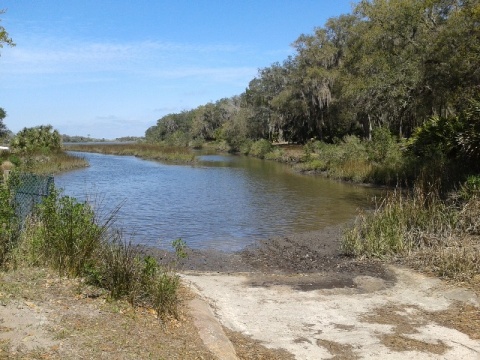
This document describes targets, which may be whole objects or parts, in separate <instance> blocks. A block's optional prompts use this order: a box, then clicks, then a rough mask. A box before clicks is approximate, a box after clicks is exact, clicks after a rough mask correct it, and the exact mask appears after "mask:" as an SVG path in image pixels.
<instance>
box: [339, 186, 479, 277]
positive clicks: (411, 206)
mask: <svg viewBox="0 0 480 360" xmlns="http://www.w3.org/2000/svg"><path fill="white" fill-rule="evenodd" d="M465 191H466V190H465ZM474 191H476V190H474ZM479 240H480V199H479V198H478V197H477V196H476V195H472V196H470V197H469V198H468V199H467V200H465V199H462V198H460V197H458V196H451V197H450V198H448V199H442V198H441V197H440V195H439V193H438V191H437V190H436V188H435V187H430V189H429V191H426V190H425V189H424V188H422V187H420V186H416V187H414V189H413V190H412V191H411V192H408V193H406V194H405V193H402V192H400V191H394V192H393V193H390V194H388V195H387V196H386V197H385V198H384V199H383V200H382V201H381V202H380V203H379V204H378V205H377V206H376V209H375V210H374V211H373V212H362V213H361V214H360V215H359V216H358V217H357V219H356V221H355V224H354V225H353V226H352V227H351V228H350V229H348V230H347V231H346V232H345V233H344V236H343V239H342V250H343V252H344V254H346V255H348V256H356V257H360V258H380V259H396V260H399V261H402V262H405V263H407V264H410V265H412V266H413V267H415V268H417V269H421V270H425V271H431V272H434V273H436V274H437V275H439V276H442V277H448V278H453V279H458V280H462V281H465V280H471V279H473V278H474V277H475V276H476V275H479V274H480V262H479V260H480V248H479V246H478V244H479Z"/></svg>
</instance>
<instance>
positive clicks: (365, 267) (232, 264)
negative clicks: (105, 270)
mask: <svg viewBox="0 0 480 360" xmlns="http://www.w3.org/2000/svg"><path fill="white" fill-rule="evenodd" d="M346 225H347V224H342V225H338V226H331V227H327V228H324V229H322V230H318V231H312V232H308V233H302V234H291V235H288V236H281V237H274V238H270V239H265V240H259V241H258V242H257V243H256V244H254V245H251V246H248V247H247V248H246V249H244V250H242V251H239V252H235V253H225V252H220V251H215V250H192V249H189V250H188V251H187V252H188V258H187V259H184V260H182V261H181V262H180V264H179V267H180V270H182V271H199V272H218V273H239V272H247V273H254V274H257V275H259V274H265V275H285V276H286V277H278V276H277V277H276V278H275V279H277V281H278V279H280V278H284V279H287V278H288V276H290V275H295V274H305V275H308V276H306V277H305V284H308V285H304V284H291V285H292V286H296V287H297V288H299V289H301V290H308V289H312V290H313V289H318V288H336V287H341V288H343V287H355V286H356V285H355V282H354V278H356V277H357V276H373V277H376V278H381V279H383V280H385V281H386V282H387V283H389V284H393V283H394V280H395V277H394V275H393V274H392V273H391V271H389V270H388V269H387V268H386V267H385V266H384V265H383V264H381V263H380V262H378V261H373V260H358V259H352V258H348V257H345V256H343V255H342V254H341V251H340V241H341V237H342V233H343V231H344V228H345V226H346ZM150 254H154V255H155V257H157V258H158V259H159V260H160V261H162V262H164V263H168V262H170V261H172V254H170V253H166V252H164V251H163V252H162V251H159V250H150ZM320 273H321V274H322V275H321V276H320V277H319V276H313V275H314V274H320ZM297 278H298V277H297ZM268 283H269V282H268V281H266V282H264V285H265V286H268Z"/></svg>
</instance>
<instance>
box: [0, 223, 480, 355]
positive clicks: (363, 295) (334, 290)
mask: <svg viewBox="0 0 480 360" xmlns="http://www.w3.org/2000/svg"><path fill="white" fill-rule="evenodd" d="M342 231H343V227H342V226H335V227H330V228H326V229H324V230H321V231H316V232H309V233H305V234H296V235H291V236H286V237H277V238H272V239H269V240H264V241H260V242H259V243H258V244H257V246H252V247H249V248H247V249H245V250H243V251H240V252H237V253H233V254H226V253H221V252H215V251H193V250H189V258H188V259H186V260H185V261H183V262H182V263H181V264H180V271H179V273H180V275H181V277H182V279H183V283H184V286H182V288H181V291H180V299H181V302H180V306H179V316H178V320H176V319H174V318H170V319H168V320H167V321H166V322H160V321H159V319H157V318H156V316H155V312H154V311H152V310H149V309H147V308H136V309H134V308H132V307H131V305H130V304H128V303H127V302H126V301H125V302H124V301H112V300H109V297H108V294H107V292H106V291H105V290H101V289H99V288H95V287H92V286H88V285H87V284H86V283H85V282H84V281H83V280H81V279H67V278H59V277H58V276H57V275H56V274H55V273H53V272H51V271H49V270H45V269H38V268H35V269H28V268H27V269H18V270H16V271H13V272H8V273H0V277H1V281H0V302H1V304H2V306H0V318H1V319H3V322H2V326H1V327H0V349H1V352H0V358H6V359H14V358H21V359H27V358H42V357H43V358H51V359H74V358H81V357H88V358H102V357H115V358H119V359H121V358H123V359H127V358H146V357H151V358H168V359H222V360H223V359H226V358H232V359H263V360H265V359H268V360H270V359H271V360H273V359H275V360H286V359H294V358H296V359H328V358H332V357H335V356H336V357H337V358H339V359H356V358H361V357H368V358H378V359H380V358H389V359H401V358H405V357H415V358H418V359H434V358H438V357H441V358H443V359H461V358H465V359H467V358H475V357H476V356H478V355H479V354H480V345H479V340H480V317H479V316H478V315H479V294H480V292H479V291H478V288H476V289H475V288H473V287H470V288H465V287H460V286H459V285H453V284H450V283H448V282H446V281H443V280H439V279H435V278H433V277H429V276H425V275H421V274H419V273H417V272H415V271H413V270H408V269H406V268H403V267H399V266H394V265H390V264H386V263H381V262H378V261H360V260H358V259H352V258H346V257H344V256H342V255H341V254H340V253H339V250H338V249H339V247H338V244H339V242H340V237H341V234H342ZM154 253H155V252H154ZM156 256H157V257H158V258H159V259H160V260H164V261H169V256H170V254H168V253H165V252H160V251H158V250H157V251H156ZM194 300H195V302H197V301H200V304H205V305H200V306H198V304H197V306H192V301H194ZM205 309H206V310H205ZM205 311H207V314H206V315H205ZM199 319H200V320H199ZM217 322H218V323H217ZM205 326H206V327H205ZM206 334H210V335H211V336H214V337H215V339H216V337H217V336H220V335H222V336H225V338H226V339H224V341H226V342H227V343H228V344H230V345H229V346H226V348H228V349H230V353H229V354H230V355H229V356H230V357H225V355H222V356H221V357H218V356H216V355H215V354H216V353H217V354H218V351H220V350H222V351H225V349H224V348H223V349H220V350H219V349H218V344H219V342H218V341H216V344H217V346H216V348H213V349H212V347H211V346H212V345H211V344H210V345H209V342H208V341H207V340H208V339H205V335H206ZM204 342H206V343H207V345H205V344H204ZM232 349H233V351H232Z"/></svg>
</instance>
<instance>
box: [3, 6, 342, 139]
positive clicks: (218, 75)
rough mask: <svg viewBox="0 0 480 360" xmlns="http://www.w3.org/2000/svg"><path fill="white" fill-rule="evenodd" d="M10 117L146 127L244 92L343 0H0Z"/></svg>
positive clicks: (132, 129)
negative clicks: (6, 40)
mask: <svg viewBox="0 0 480 360" xmlns="http://www.w3.org/2000/svg"><path fill="white" fill-rule="evenodd" d="M0 9H6V10H7V12H6V13H5V14H3V15H0V19H1V21H2V22H1V25H3V26H4V27H5V28H6V30H7V31H8V32H9V34H10V36H11V37H12V38H13V40H14V41H15V43H16V44H17V46H16V47H14V48H9V47H4V48H3V49H0V53H1V57H0V107H3V108H4V109H5V110H6V111H7V114H8V116H7V118H6V119H5V120H4V122H5V124H6V125H7V127H8V128H9V129H10V130H12V131H13V132H17V131H19V130H21V129H22V128H24V127H31V126H37V125H42V124H51V125H53V126H54V127H55V128H56V129H58V130H59V131H60V132H61V133H62V134H68V135H81V136H87V135H90V136H92V137H96V138H107V139H113V138H117V137H121V136H129V135H131V136H143V135H144V133H145V130H146V129H147V128H148V127H150V126H152V125H155V124H156V121H157V119H159V118H161V117H162V116H164V115H166V114H168V113H172V112H179V111H182V110H188V109H191V108H195V107H197V106H199V105H201V104H205V103H207V102H209V101H216V100H218V99H221V98H224V97H230V96H233V95H237V94H240V93H242V92H243V91H244V90H245V88H246V87H247V86H248V83H249V81H250V80H251V79H253V78H254V77H255V76H256V74H257V71H258V69H259V68H263V67H267V66H269V65H271V64H272V63H274V62H276V61H278V62H282V61H283V60H284V59H286V58H287V56H288V55H290V54H292V53H293V50H292V48H291V46H290V44H291V43H292V42H293V41H295V40H296V39H297V38H298V36H299V35H300V34H302V33H306V34H308V33H312V32H313V29H314V28H315V27H318V26H323V25H324V24H325V22H326V20H327V19H328V18H330V17H335V16H338V15H340V14H345V13H349V12H350V11H351V1H350V0H335V1H330V0H276V1H274V0H243V1H239V0H237V1H229V0H203V1H202V0H197V1H193V0H191V1H185V0H170V1H154V0H149V1H147V0H135V1H132V0H6V1H5V0H0Z"/></svg>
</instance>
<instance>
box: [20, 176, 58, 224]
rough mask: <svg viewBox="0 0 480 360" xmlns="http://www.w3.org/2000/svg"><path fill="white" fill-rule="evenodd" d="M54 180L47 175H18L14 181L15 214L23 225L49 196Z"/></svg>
mask: <svg viewBox="0 0 480 360" xmlns="http://www.w3.org/2000/svg"><path fill="white" fill-rule="evenodd" d="M53 184H54V179H53V176H49V175H34V174H19V175H18V179H15V186H14V194H15V195H14V204H15V213H16V215H17V216H18V219H19V220H20V223H21V224H23V223H24V221H25V219H26V218H27V216H28V215H30V214H31V213H32V211H33V209H34V208H35V206H36V205H38V204H39V203H40V202H41V201H42V199H43V198H44V197H47V196H48V195H49V194H50V191H51V190H52V188H53Z"/></svg>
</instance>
